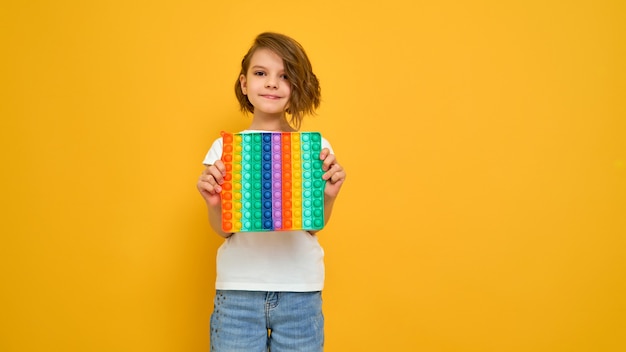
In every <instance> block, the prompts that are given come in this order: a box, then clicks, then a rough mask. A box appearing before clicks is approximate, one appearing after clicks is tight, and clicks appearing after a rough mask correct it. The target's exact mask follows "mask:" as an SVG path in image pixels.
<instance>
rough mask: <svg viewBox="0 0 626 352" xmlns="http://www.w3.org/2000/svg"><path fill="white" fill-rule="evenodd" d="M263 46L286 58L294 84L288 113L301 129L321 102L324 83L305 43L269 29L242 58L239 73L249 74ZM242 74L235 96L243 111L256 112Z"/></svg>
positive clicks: (291, 81) (292, 121) (256, 39)
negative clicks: (252, 63) (246, 90)
mask: <svg viewBox="0 0 626 352" xmlns="http://www.w3.org/2000/svg"><path fill="white" fill-rule="evenodd" d="M261 48H264V49H269V50H271V51H273V52H274V53H276V54H277V55H278V56H280V57H281V58H282V59H283V65H284V66H285V73H286V74H287V80H288V81H289V84H290V86H291V96H290V97H289V102H288V104H287V113H288V114H290V115H291V119H290V122H291V124H292V125H293V126H294V128H296V129H299V128H300V125H301V123H302V118H303V117H304V116H305V115H307V114H309V115H313V114H314V113H315V109H317V108H318V107H319V105H320V99H321V89H320V84H319V81H318V79H317V77H316V76H315V74H314V73H313V67H312V66H311V62H310V61H309V58H308V56H307V55H306V52H305V51H304V48H303V47H302V45H300V43H298V42H297V41H295V40H294V39H292V38H290V37H288V36H286V35H284V34H279V33H271V32H265V33H261V34H259V35H258V36H257V37H256V38H255V39H254V43H253V44H252V46H251V47H250V49H249V50H248V53H246V55H245V56H244V57H243V59H242V60H241V72H240V74H239V76H241V75H242V74H243V75H246V74H247V72H248V68H249V67H250V60H251V59H252V55H253V54H254V53H255V52H256V51H257V50H258V49H261ZM239 76H238V77H237V82H236V83H235V95H236V96H237V100H238V101H239V106H240V107H241V111H243V112H251V113H254V106H253V105H252V104H250V101H249V100H248V97H247V96H246V95H244V94H243V91H242V90H241V83H240V81H239Z"/></svg>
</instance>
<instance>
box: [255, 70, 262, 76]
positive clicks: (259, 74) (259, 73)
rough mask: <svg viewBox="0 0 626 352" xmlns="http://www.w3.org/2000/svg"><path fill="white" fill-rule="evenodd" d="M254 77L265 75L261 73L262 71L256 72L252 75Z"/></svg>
mask: <svg viewBox="0 0 626 352" xmlns="http://www.w3.org/2000/svg"><path fill="white" fill-rule="evenodd" d="M254 75H255V76H263V75H265V72H263V71H256V72H255V73H254Z"/></svg>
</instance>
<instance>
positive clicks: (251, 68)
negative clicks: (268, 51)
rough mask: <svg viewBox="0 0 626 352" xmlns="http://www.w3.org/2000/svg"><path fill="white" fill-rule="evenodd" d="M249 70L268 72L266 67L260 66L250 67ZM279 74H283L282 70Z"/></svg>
mask: <svg viewBox="0 0 626 352" xmlns="http://www.w3.org/2000/svg"><path fill="white" fill-rule="evenodd" d="M250 70H265V71H269V69H268V68H267V67H265V66H261V65H254V66H250ZM281 72H284V70H282V71H281Z"/></svg>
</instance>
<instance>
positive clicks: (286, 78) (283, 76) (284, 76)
mask: <svg viewBox="0 0 626 352" xmlns="http://www.w3.org/2000/svg"><path fill="white" fill-rule="evenodd" d="M280 78H282V79H284V80H288V79H289V78H288V77H287V75H282V76H280Z"/></svg>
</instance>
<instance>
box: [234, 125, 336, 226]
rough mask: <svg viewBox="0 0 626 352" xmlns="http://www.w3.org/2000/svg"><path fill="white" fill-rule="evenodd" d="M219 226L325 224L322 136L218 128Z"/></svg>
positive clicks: (311, 133) (309, 133) (313, 133)
mask: <svg viewBox="0 0 626 352" xmlns="http://www.w3.org/2000/svg"><path fill="white" fill-rule="evenodd" d="M222 139H223V142H224V144H223V146H224V148H223V153H222V161H223V162H224V165H225V166H226V176H225V182H224V184H222V229H223V230H224V231H226V232H243V231H284V230H299V229H303V230H319V229H321V228H323V227H324V187H325V185H326V182H325V181H324V180H323V179H322V175H323V174H324V172H323V171H322V161H321V160H319V153H320V151H321V149H322V137H321V135H320V134H319V133H317V132H291V133H281V132H249V133H245V132H244V133H227V132H222Z"/></svg>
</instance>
